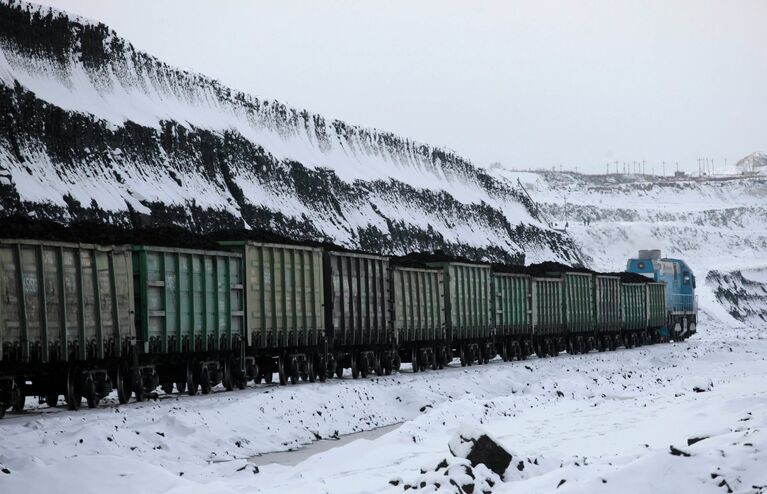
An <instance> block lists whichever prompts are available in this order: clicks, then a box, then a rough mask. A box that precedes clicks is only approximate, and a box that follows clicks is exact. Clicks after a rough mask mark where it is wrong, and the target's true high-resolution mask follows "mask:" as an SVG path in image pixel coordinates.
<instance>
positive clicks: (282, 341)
mask: <svg viewBox="0 0 767 494" xmlns="http://www.w3.org/2000/svg"><path fill="white" fill-rule="evenodd" d="M219 244H220V245H221V246H222V247H224V248H226V249H229V250H232V251H234V252H238V253H240V254H241V255H242V259H243V263H244V269H245V273H244V276H245V313H246V318H245V322H246V324H247V328H248V350H247V356H246V359H245V360H246V372H247V375H248V376H249V377H250V378H252V379H254V380H255V381H256V382H257V383H258V382H261V381H262V380H263V381H266V382H267V383H270V382H272V375H273V373H274V372H277V374H278V376H279V380H280V383H281V384H286V383H287V382H288V381H290V382H291V383H296V382H298V380H299V379H304V380H308V381H311V382H314V381H315V379H317V378H319V379H320V380H324V379H325V376H326V371H325V363H324V362H325V353H326V351H327V348H326V347H327V340H326V337H325V313H324V308H325V293H324V291H323V265H322V262H323V261H322V249H320V248H317V247H308V246H301V245H284V244H275V243H263V242H254V241H226V242H219Z"/></svg>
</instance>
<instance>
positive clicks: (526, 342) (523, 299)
mask: <svg viewBox="0 0 767 494" xmlns="http://www.w3.org/2000/svg"><path fill="white" fill-rule="evenodd" d="M532 283H533V282H532V277H531V276H529V275H525V274H516V273H505V272H501V271H499V270H498V269H495V270H494V271H493V275H492V304H493V308H492V310H493V319H494V320H493V323H494V325H495V346H496V349H497V350H498V353H499V354H500V355H501V357H502V358H503V360H505V361H508V360H511V359H513V358H517V359H522V358H526V357H527V356H528V355H530V354H531V353H533V324H532V308H531V304H532V297H533V295H532Z"/></svg>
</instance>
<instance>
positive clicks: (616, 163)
mask: <svg viewBox="0 0 767 494" xmlns="http://www.w3.org/2000/svg"><path fill="white" fill-rule="evenodd" d="M615 174H616V175H617V174H618V160H615Z"/></svg>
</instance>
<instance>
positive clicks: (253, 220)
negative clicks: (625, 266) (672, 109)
mask: <svg viewBox="0 0 767 494" xmlns="http://www.w3.org/2000/svg"><path fill="white" fill-rule="evenodd" d="M0 193H1V194H0V198H1V200H0V212H2V214H11V213H17V212H20V213H22V214H28V215H37V216H48V217H53V218H56V219H59V220H60V221H64V222H66V221H70V220H73V219H84V218H95V219H98V220H101V221H111V222H115V223H122V224H129V223H131V222H132V223H133V224H135V223H136V222H139V221H147V219H146V217H142V215H148V216H149V219H150V221H153V222H156V223H168V222H172V223H177V224H182V225H185V226H188V227H190V228H192V229H196V230H202V231H205V230H211V229H214V228H220V227H222V226H229V227H239V226H243V225H245V226H249V227H254V228H256V227H258V228H267V229H271V230H275V231H277V232H279V233H284V234H287V235H290V236H294V237H299V238H312V239H325V240H331V241H335V242H337V243H340V244H343V245H346V246H350V247H357V248H363V249H368V250H374V251H383V252H403V251H405V250H415V249H435V248H442V249H445V250H447V251H449V252H454V253H457V254H463V255H467V256H472V257H478V258H480V257H486V258H493V259H502V260H507V261H508V260H511V259H513V258H514V257H515V256H516V255H518V254H520V253H522V252H526V253H527V254H528V256H529V258H530V259H533V260H535V259H543V258H550V257H554V258H559V259H563V260H570V261H574V260H576V258H575V257H574V256H573V248H572V244H571V243H570V240H569V239H568V238H567V236H566V235H561V234H559V233H557V232H555V231H552V230H550V229H548V228H547V227H546V226H545V224H543V223H541V222H540V221H538V220H537V219H536V218H535V215H534V214H533V213H531V209H530V207H529V206H530V204H529V201H528V200H527V199H526V198H525V197H524V196H523V195H522V194H521V193H520V191H519V190H518V189H517V188H516V187H514V186H512V185H509V184H508V183H506V182H505V181H502V180H497V179H494V178H492V177H490V176H489V175H487V174H486V173H485V172H484V171H482V170H480V169H478V168H475V167H474V166H473V165H472V164H471V163H470V162H469V161H467V160H466V159H464V158H463V157H461V156H458V155H457V154H455V153H454V152H452V151H450V150H447V149H443V148H439V147H433V146H430V145H427V144H423V143H419V142H414V141H411V140H408V139H405V138H402V137H399V136H397V135H394V134H391V133H388V132H384V131H379V130H374V129H366V128H363V127H359V126H355V125H350V124H347V123H345V122H341V121H338V120H328V119H326V118H324V117H322V116H321V115H316V114H312V113H310V112H308V111H306V110H302V109H298V108H292V107H290V106H287V105H285V104H283V103H280V102H277V101H272V100H266V99H261V98H258V97H255V96H252V95H248V94H243V93H241V92H237V91H234V90H232V89H229V88H227V87H225V86H223V85H221V84H220V83H218V82H217V81H215V80H212V79H210V78H207V77H205V76H203V75H200V74H194V73H189V72H185V71H181V70H178V69H175V68H173V67H170V66H168V65H166V64H164V63H163V62H161V61H159V60H157V59H156V58H154V57H152V56H151V55H149V54H146V53H142V52H139V51H137V50H135V49H134V48H133V47H132V46H131V44H130V42H129V41H128V40H125V39H122V38H120V37H119V36H118V35H117V34H116V33H115V32H113V31H111V30H110V29H109V28H108V27H106V26H104V25H103V24H97V23H94V22H91V21H88V20H85V19H82V18H79V17H73V16H69V15H67V14H65V13H61V12H57V11H51V10H49V9H48V8H41V7H36V6H32V5H30V4H27V3H24V2H19V1H14V0H2V1H0Z"/></svg>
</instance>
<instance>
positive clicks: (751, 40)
mask: <svg viewBox="0 0 767 494" xmlns="http://www.w3.org/2000/svg"><path fill="white" fill-rule="evenodd" d="M42 3H46V4H50V5H53V6H56V7H58V8H61V9H64V10H68V11H71V12H75V13H78V14H80V15H84V16H86V17H89V18H92V19H97V20H100V21H103V22H105V23H106V24H108V25H110V26H111V27H112V28H114V29H116V30H117V31H118V33H119V34H120V35H122V36H124V37H126V38H128V39H129V40H130V41H131V42H132V43H133V44H134V46H136V47H137V48H139V49H141V50H144V51H147V52H149V53H151V54H153V55H156V56H157V57H159V58H161V59H162V60H164V61H166V62H168V63H171V64H173V65H176V66H180V67H182V68H187V69H192V70H195V71H199V72H202V73H204V74H206V75H209V76H211V77H215V78H217V79H219V80H221V81H222V82H224V83H225V84H228V85H230V86H232V87H235V88H238V89H242V90H245V91H247V92H250V93H253V94H255V95H258V96H262V97H266V98H276V99H279V100H281V101H285V102H287V103H289V104H292V105H295V106H299V107H304V108H307V109H309V110H311V111H315V112H319V113H322V114H324V115H326V116H328V117H333V118H340V119H343V120H347V121H349V122H352V123H357V124H361V125H364V126H370V127H378V128H381V129H386V130H391V131H394V132H396V133H399V134H402V135H404V136H408V137H412V138H415V139H418V140H422V141H426V142H428V143H431V144H436V145H444V146H447V147H449V148H452V149H455V150H456V151H458V152H459V153H461V154H463V155H464V156H466V157H468V158H470V159H471V160H472V161H473V162H474V163H475V164H477V165H480V166H486V165H487V164H489V163H491V162H494V161H499V162H501V163H503V164H504V165H505V166H507V167H520V168H527V167H538V166H546V167H550V166H559V165H560V164H562V165H563V166H564V167H565V168H570V169H573V168H575V167H576V166H577V167H578V169H579V170H580V171H583V170H588V171H594V172H596V171H603V170H604V169H605V164H606V162H610V163H611V169H612V168H614V165H612V163H613V162H614V161H616V160H618V161H620V162H623V161H634V160H639V161H641V160H646V161H647V165H646V169H647V171H648V172H650V170H651V168H652V167H655V171H656V172H658V173H659V172H660V168H661V165H660V163H661V162H662V161H664V160H665V161H666V162H668V163H673V162H676V161H679V162H680V166H681V167H682V168H687V169H688V170H697V161H696V159H697V158H698V157H700V156H707V157H710V158H714V159H715V163H716V165H717V166H718V167H721V166H722V165H723V163H724V158H727V159H728V164H732V163H733V162H734V161H735V160H737V159H740V158H741V157H743V156H744V155H746V154H749V153H751V152H753V151H758V150H765V151H767V1H764V0H753V1H733V0H727V1H698V0H689V1H668V0H658V1H641V2H628V1H610V0H606V1H577V2H576V1H561V2H552V1H541V0H535V1H532V0H531V1H529V2H518V1H509V0H505V1H497V2H490V1H446V0H442V1H437V0H433V1H422V2H416V1H412V0H410V1H408V0H386V1H376V2H372V1H360V0H347V1H340V0H324V1H308V0H304V1H285V0H274V1H251V0H247V1H245V0H227V1H225V2H219V1H215V2H214V1H212V0H209V1H202V0H131V1H125V0H98V1H96V0H42ZM621 166H622V165H621ZM672 166H673V165H667V171H668V170H669V168H671V167H672Z"/></svg>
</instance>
